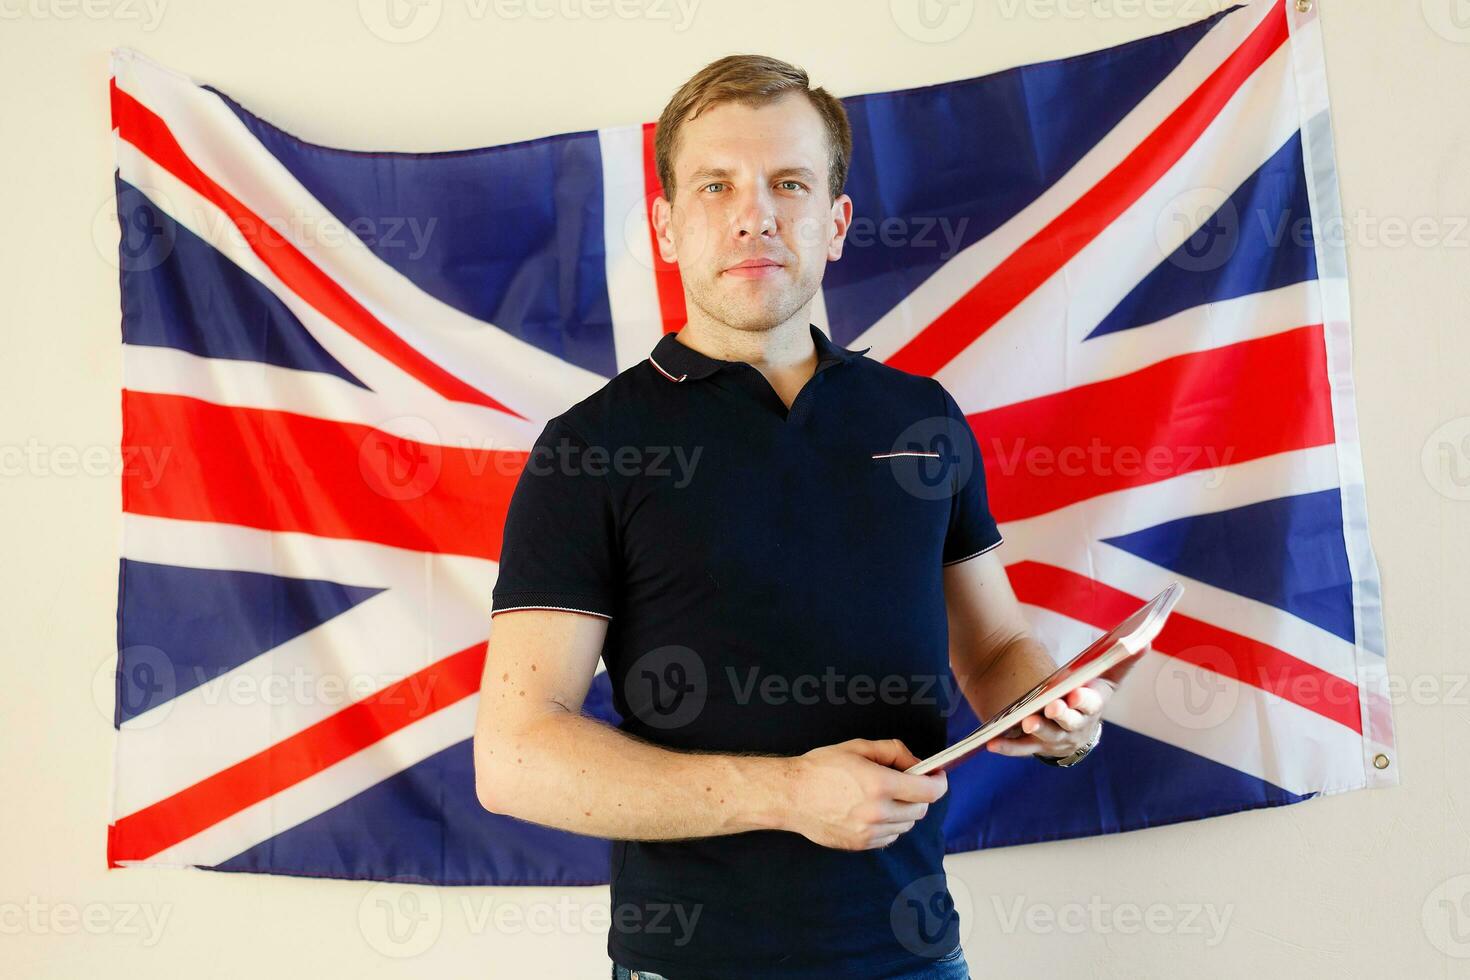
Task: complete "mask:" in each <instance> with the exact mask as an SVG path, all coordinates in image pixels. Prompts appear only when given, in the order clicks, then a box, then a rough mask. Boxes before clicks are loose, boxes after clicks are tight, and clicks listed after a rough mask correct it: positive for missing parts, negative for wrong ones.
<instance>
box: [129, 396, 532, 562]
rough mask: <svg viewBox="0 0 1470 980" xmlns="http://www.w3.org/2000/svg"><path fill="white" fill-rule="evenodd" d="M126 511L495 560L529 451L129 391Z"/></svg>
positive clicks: (290, 413) (182, 397)
mask: <svg viewBox="0 0 1470 980" xmlns="http://www.w3.org/2000/svg"><path fill="white" fill-rule="evenodd" d="M122 444H123V446H124V451H125V453H129V454H131V455H130V457H129V458H144V459H150V460H153V461H154V464H153V466H151V467H147V468H145V467H141V466H137V467H134V466H129V467H125V468H124V471H123V478H122V493H123V510H124V511H125V512H126V513H130V514H145V515H148V516H153V517H169V518H175V519H178V520H190V521H217V522H222V523H226V524H241V525H245V526H247V527H258V528H264V529H266V530H271V531H298V532H302V533H305V534H315V535H320V536H322V537H327V538H351V539H356V540H360V541H374V542H377V543H379V544H386V545H393V546H395V547H399V548H409V549H412V550H414V551H424V552H435V553H442V554H455V555H469V556H472V557H475V558H488V559H490V560H491V561H498V560H499V558H500V544H501V533H502V530H503V528H504V523H505V514H506V509H507V508H508V507H509V506H510V496H511V493H512V492H513V491H514V489H515V483H516V478H517V477H518V476H519V474H520V472H521V470H522V469H524V468H525V465H526V460H527V459H528V458H529V454H528V453H526V452H520V451H517V452H510V451H495V450H474V449H465V448H454V447H447V446H438V445H433V444H430V443H423V442H418V441H416V440H413V439H405V438H403V437H400V436H396V435H391V434H389V433H386V432H383V431H382V430H380V429H374V428H371V427H369V426H365V425H358V424H353V423H346V422H334V421H328V420H325V419H318V418H313V417H311V416H308V415H297V414H295V413H292V412H281V411H267V410H264V409H257V408H237V407H230V406H225V405H216V404H214V403H212V402H207V401H201V400H199V399H197V398H190V397H187V396H184V395H167V394H153V393H149V392H139V391H130V390H124V391H123V439H122Z"/></svg>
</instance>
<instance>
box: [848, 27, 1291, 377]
mask: <svg viewBox="0 0 1470 980" xmlns="http://www.w3.org/2000/svg"><path fill="white" fill-rule="evenodd" d="M1262 8H1263V9H1259V10H1256V9H1251V8H1246V9H1243V10H1240V11H1237V12H1236V13H1234V14H1232V15H1230V16H1228V17H1226V18H1225V19H1224V21H1223V22H1222V23H1218V24H1216V25H1215V26H1214V27H1213V28H1211V29H1210V30H1209V31H1208V32H1206V33H1205V35H1204V37H1202V38H1201V39H1200V40H1199V42H1198V43H1197V44H1195V45H1194V47H1192V48H1191V49H1190V50H1189V52H1188V53H1187V54H1186V55H1185V56H1184V57H1183V58H1182V59H1181V60H1180V62H1179V64H1178V65H1176V66H1175V67H1174V70H1173V71H1171V72H1170V73H1169V75H1168V76H1167V77H1166V78H1165V79H1164V80H1163V81H1162V82H1160V84H1158V85H1157V86H1155V87H1154V88H1153V90H1151V91H1150V92H1149V93H1148V94H1147V95H1145V96H1144V97H1143V99H1141V100H1140V101H1139V103H1138V104H1137V105H1135V106H1134V107H1133V108H1132V109H1131V110H1129V112H1128V114H1127V115H1126V116H1124V117H1123V119H1122V120H1121V121H1120V122H1119V123H1118V124H1117V125H1116V126H1114V127H1113V129H1112V130H1110V131H1109V132H1108V133H1107V135H1105V136H1104V137H1103V138H1102V139H1101V140H1099V141H1098V143H1097V144H1096V145H1095V146H1093V147H1092V148H1091V149H1089V150H1088V151H1087V152H1086V153H1085V154H1084V155H1083V156H1082V159H1080V160H1079V161H1078V162H1077V163H1076V164H1075V165H1074V166H1073V167H1072V169H1070V170H1068V171H1067V173H1066V174H1064V175H1063V176H1062V177H1061V178H1060V179H1059V180H1057V182H1056V183H1054V184H1053V185H1052V186H1051V187H1048V188H1047V189H1046V190H1045V191H1043V192H1042V193H1041V194H1040V195H1039V196H1038V197H1037V198H1036V199H1035V200H1034V201H1032V202H1031V203H1030V204H1028V205H1027V206H1026V207H1024V208H1022V209H1021V211H1019V212H1018V213H1017V214H1015V215H1014V216H1012V217H1011V218H1010V219H1008V220H1007V221H1006V222H1005V223H1004V224H1002V225H1001V226H1000V227H999V228H997V229H996V230H995V231H994V232H992V233H991V234H989V235H987V236H986V237H985V238H983V239H981V240H980V241H978V242H976V243H974V244H973V245H971V246H969V247H968V248H966V249H965V250H964V251H962V252H961V253H960V254H959V255H957V256H956V257H955V258H954V259H952V260H951V261H949V262H947V263H945V264H944V265H943V266H941V267H940V268H939V269H938V270H936V271H935V273H934V275H933V276H931V277H930V278H929V279H927V280H926V281H925V282H924V283H923V284H922V285H920V286H919V288H918V289H916V290H914V291H912V292H911V293H909V294H908V295H907V296H906V297H905V298H904V300H903V302H901V303H899V304H898V306H896V307H895V308H894V309H892V310H890V311H888V312H887V313H886V314H885V315H884V316H883V317H882V318H881V319H879V320H878V321H877V322H876V323H874V324H873V325H872V326H871V327H870V328H868V329H867V330H866V331H864V332H863V334H862V336H860V337H858V338H857V339H856V340H854V341H853V343H852V344H851V345H850V346H854V347H866V346H868V345H870V344H871V345H872V347H873V350H872V352H871V353H870V355H869V356H871V357H873V358H875V359H879V360H886V359H887V358H888V357H890V356H892V354H893V353H894V352H895V351H897V350H898V349H899V348H900V347H902V346H903V345H904V344H905V343H907V342H908V341H909V339H910V338H912V337H913V336H914V334H915V333H917V332H918V331H919V330H920V329H922V328H923V327H926V326H928V325H929V324H931V323H933V322H934V321H935V320H936V319H938V317H939V316H940V314H942V313H943V312H944V311H945V310H947V309H949V308H950V307H951V306H953V305H954V304H955V302H956V301H957V300H959V299H960V297H962V296H964V295H965V294H966V293H968V292H969V291H970V290H971V289H972V288H973V287H974V286H975V284H976V283H977V282H979V281H980V280H981V279H983V278H984V277H985V276H986V275H988V274H989V273H991V272H992V271H994V270H995V268H996V267H997V266H999V265H1000V263H1001V262H1003V261H1004V260H1005V259H1007V258H1008V257H1010V256H1011V255H1012V254H1014V253H1015V252H1016V250H1017V249H1019V248H1020V247H1021V245H1022V244H1024V243H1025V242H1026V241H1028V240H1030V239H1031V238H1033V237H1034V236H1035V235H1036V234H1037V233H1038V232H1040V231H1041V230H1042V229H1043V228H1045V227H1046V226H1047V225H1048V224H1050V223H1051V222H1052V221H1053V220H1055V219H1056V218H1057V217H1058V216H1059V215H1061V214H1062V213H1063V212H1065V211H1066V210H1067V209H1068V208H1070V207H1071V206H1072V205H1073V204H1075V203H1076V202H1077V201H1078V200H1079V199H1080V198H1081V197H1082V196H1083V195H1084V194H1085V193H1087V192H1088V191H1089V190H1091V189H1092V188H1093V187H1094V186H1096V185H1097V184H1098V183H1099V182H1100V181H1101V180H1102V179H1103V178H1104V177H1105V176H1107V175H1108V174H1109V173H1111V172H1112V171H1113V170H1114V169H1116V168H1117V166H1118V165H1119V164H1120V163H1122V162H1123V160H1124V159H1126V158H1127V157H1128V155H1129V154H1131V153H1133V152H1134V151H1135V150H1137V149H1138V147H1139V145H1140V144H1141V143H1143V141H1144V140H1145V139H1146V138H1147V137H1148V135H1149V134H1150V133H1152V132H1153V131H1154V130H1156V129H1157V128H1158V127H1159V126H1160V125H1161V124H1162V123H1163V122H1164V120H1165V119H1167V118H1168V117H1169V115H1170V114H1171V113H1173V112H1174V111H1175V110H1176V109H1178V108H1179V106H1180V104H1181V103H1183V102H1184V101H1185V100H1186V99H1188V98H1189V97H1190V96H1191V95H1192V94H1193V93H1194V91H1195V90H1196V89H1197V88H1198V87H1199V86H1200V85H1201V84H1202V83H1203V82H1204V81H1205V80H1206V79H1207V78H1209V76H1210V75H1211V74H1212V73H1213V72H1214V71H1215V70H1216V69H1218V68H1219V67H1220V65H1221V64H1223V63H1224V62H1225V60H1226V59H1227V58H1229V57H1230V55H1231V54H1232V53H1233V52H1234V51H1235V49H1236V48H1238V47H1239V46H1240V43H1241V41H1243V40H1244V39H1245V38H1246V37H1247V36H1249V34H1250V32H1251V31H1252V30H1253V29H1254V28H1255V26H1256V25H1257V24H1258V23H1259V22H1260V21H1261V19H1262V18H1263V17H1264V16H1266V14H1267V10H1266V9H1265V5H1262Z"/></svg>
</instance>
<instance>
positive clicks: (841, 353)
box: [648, 323, 873, 381]
mask: <svg viewBox="0 0 1470 980" xmlns="http://www.w3.org/2000/svg"><path fill="white" fill-rule="evenodd" d="M808 327H809V328H810V330H811V332H812V343H814V344H815V345H816V347H817V368H818V370H820V369H821V368H822V367H823V366H825V365H826V364H829V363H837V362H846V361H853V360H856V359H857V358H859V357H862V356H863V355H864V354H866V353H867V352H868V351H870V350H872V349H873V348H872V347H871V346H868V347H864V348H862V349H861V350H849V349H848V348H846V347H839V346H837V345H836V344H835V343H833V342H832V341H831V340H829V339H828V337H827V335H826V334H825V333H823V332H822V331H821V330H819V329H818V328H817V325H816V324H815V323H812V324H808ZM676 336H677V331H676V332H674V333H666V334H664V335H663V336H662V337H661V338H659V341H658V343H657V344H655V345H654V347H653V353H651V354H649V355H648V359H649V360H650V361H651V362H653V367H654V370H656V371H658V373H659V374H662V375H663V376H664V377H666V378H668V379H669V380H670V381H697V380H698V379H700V378H706V377H709V376H710V375H711V374H714V373H715V372H716V371H718V370H720V369H721V368H727V367H730V366H731V365H734V364H743V363H745V362H744V361H723V360H720V359H719V358H716V357H710V356H709V355H708V354H703V353H701V352H699V351H697V350H695V349H694V348H693V347H690V346H689V345H688V344H685V343H683V342H681V341H679V340H677V339H675V338H676Z"/></svg>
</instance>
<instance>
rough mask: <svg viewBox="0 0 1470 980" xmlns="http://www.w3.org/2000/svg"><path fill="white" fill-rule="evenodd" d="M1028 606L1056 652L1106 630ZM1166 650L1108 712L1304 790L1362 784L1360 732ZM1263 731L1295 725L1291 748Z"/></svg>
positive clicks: (1146, 658)
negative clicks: (1266, 738)
mask: <svg viewBox="0 0 1470 980" xmlns="http://www.w3.org/2000/svg"><path fill="white" fill-rule="evenodd" d="M1186 594H1188V588H1186ZM1024 609H1025V611H1026V615H1027V618H1028V620H1029V621H1030V623H1031V626H1032V628H1033V629H1034V630H1035V631H1036V633H1037V635H1038V636H1040V637H1042V638H1043V640H1044V642H1046V643H1047V644H1048V647H1049V649H1051V650H1052V656H1053V657H1057V658H1060V657H1061V656H1063V655H1064V653H1063V652H1064V651H1073V652H1075V651H1077V650H1081V649H1082V648H1083V647H1085V646H1086V645H1087V644H1088V643H1090V642H1092V641H1093V640H1094V639H1096V638H1097V637H1098V636H1100V635H1102V630H1100V629H1097V628H1094V627H1091V626H1089V625H1087V624H1085V623H1080V622H1078V621H1077V620H1074V619H1071V618H1070V617H1067V616H1063V615H1060V614H1058V613H1055V612H1052V611H1051V610H1049V609H1043V608H1040V607H1036V606H1030V605H1028V606H1025V607H1024ZM1167 654H1168V651H1167V650H1165V649H1164V648H1163V647H1158V648H1156V649H1155V650H1154V651H1153V652H1151V653H1147V654H1144V655H1143V657H1142V658H1141V659H1140V660H1139V661H1138V663H1137V664H1135V665H1134V667H1133V668H1132V670H1130V671H1129V673H1128V677H1127V679H1126V680H1125V681H1124V683H1123V684H1122V685H1120V686H1119V688H1118V690H1117V692H1116V693H1115V694H1114V695H1113V697H1112V698H1111V699H1110V700H1109V702H1108V706H1107V708H1106V709H1105V711H1104V712H1103V717H1104V719H1106V720H1108V721H1112V722H1116V723H1117V724H1119V725H1122V726H1124V727H1125V728H1128V729H1130V730H1132V731H1135V732H1138V733H1139V734H1142V735H1147V736H1149V737H1150V738H1155V739H1158V740H1160V741H1162V742H1166V743H1168V744H1170V745H1173V746H1176V747H1178V748H1181V749H1184V750H1186V751H1189V752H1193V753H1195V754H1196V755H1199V756H1202V757H1203V758H1206V759H1210V760H1211V761H1214V762H1218V763H1219V764H1221V765H1223V766H1228V767H1229V768H1231V769H1237V770H1239V771H1241V772H1244V773H1247V774H1249V775H1251V776H1254V777H1256V778H1257V779H1264V780H1266V781H1267V782H1269V783H1272V784H1274V785H1276V786H1280V787H1281V788H1282V789H1285V790H1287V791H1288V792H1291V793H1295V794H1298V795H1301V794H1304V793H1308V792H1311V791H1313V790H1317V789H1323V790H1324V791H1326V792H1337V791H1340V790H1345V789H1354V788H1358V787H1361V786H1362V785H1363V773H1362V769H1361V765H1360V764H1359V762H1358V750H1357V749H1358V742H1359V739H1358V735H1357V734H1356V733H1355V732H1353V731H1352V730H1351V729H1349V728H1346V727H1344V726H1342V725H1339V724H1338V723H1337V722H1335V721H1331V720H1329V719H1327V718H1324V717H1322V716H1321V715H1319V714H1317V713H1316V712H1314V711H1311V710H1309V709H1307V708H1304V707H1302V706H1301V705H1298V704H1294V703H1292V702H1290V701H1286V700H1284V699H1282V698H1279V697H1277V696H1276V695H1274V694H1270V693H1268V692H1266V691H1262V690H1261V689H1260V688H1257V687H1254V686H1253V685H1250V684H1242V683H1240V682H1239V681H1235V680H1233V679H1231V678H1229V677H1225V676H1222V675H1219V674H1215V673H1213V672H1205V671H1201V670H1199V669H1197V668H1193V667H1192V666H1190V665H1187V664H1183V663H1182V662H1180V661H1178V660H1175V659H1174V658H1173V657H1170V656H1168V655H1167ZM1262 731H1289V732H1292V733H1293V739H1294V740H1295V741H1294V745H1293V751H1291V752H1282V751H1279V747H1278V746H1277V745H1275V744H1274V743H1270V744H1263V741H1262V739H1261V737H1260V733H1261V732H1262ZM1103 737H1104V738H1106V737H1107V735H1106V733H1104V736H1103ZM1324 780H1325V782H1324Z"/></svg>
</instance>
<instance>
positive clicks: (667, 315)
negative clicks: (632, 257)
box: [643, 123, 689, 333]
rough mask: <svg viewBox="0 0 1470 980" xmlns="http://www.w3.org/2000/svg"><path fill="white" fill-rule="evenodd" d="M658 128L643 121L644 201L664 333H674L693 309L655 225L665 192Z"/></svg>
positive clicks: (656, 125) (677, 268)
mask: <svg viewBox="0 0 1470 980" xmlns="http://www.w3.org/2000/svg"><path fill="white" fill-rule="evenodd" d="M657 130H658V124H657V123H644V124H643V192H644V193H643V201H644V205H645V208H646V214H645V216H646V218H647V221H648V244H649V245H650V247H651V248H652V250H653V284H654V289H655V290H656V291H657V293H658V308H659V315H660V317H661V318H662V320H663V328H664V333H672V332H674V331H675V330H678V329H679V328H681V327H682V326H684V324H685V322H686V321H688V319H689V311H688V309H687V308H686V307H685V306H684V281H683V280H682V279H681V278H680V277H679V267H678V266H677V265H675V264H674V263H672V262H665V261H664V257H663V256H662V255H661V254H659V250H658V232H657V231H656V230H655V229H654V227H653V202H654V201H655V200H657V199H658V196H659V195H660V194H662V193H663V185H662V184H660V183H659V179H658V160H657V158H656V156H655V152H654V137H655V135H656V134H657Z"/></svg>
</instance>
